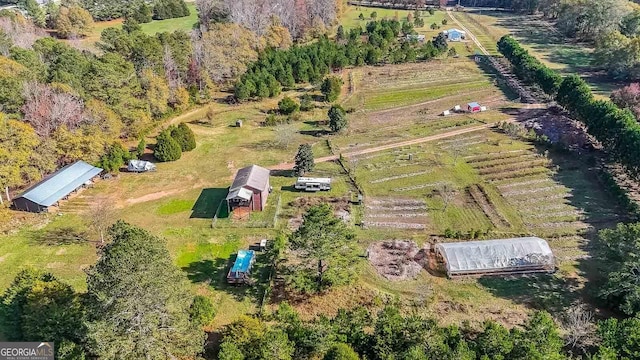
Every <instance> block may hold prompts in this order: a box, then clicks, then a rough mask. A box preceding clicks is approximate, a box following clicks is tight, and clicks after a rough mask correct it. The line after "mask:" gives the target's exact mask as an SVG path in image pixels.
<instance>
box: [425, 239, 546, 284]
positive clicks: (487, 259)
mask: <svg viewBox="0 0 640 360" xmlns="http://www.w3.org/2000/svg"><path fill="white" fill-rule="evenodd" d="M436 249H437V250H438V251H439V252H440V253H441V254H442V256H443V257H444V259H445V261H446V266H447V272H448V273H449V274H450V275H455V274H456V273H479V272H485V271H486V272H489V271H499V270H500V269H514V268H515V269H517V268H519V267H553V266H554V259H553V253H552V252H551V248H549V244H548V243H547V242H546V241H545V240H543V239H540V238H537V237H524V238H513V239H500V240H481V241H468V242H457V243H439V244H437V245H436Z"/></svg>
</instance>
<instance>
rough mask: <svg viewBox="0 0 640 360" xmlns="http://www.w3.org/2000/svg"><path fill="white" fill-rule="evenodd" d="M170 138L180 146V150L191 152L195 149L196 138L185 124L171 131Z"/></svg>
mask: <svg viewBox="0 0 640 360" xmlns="http://www.w3.org/2000/svg"><path fill="white" fill-rule="evenodd" d="M171 137H172V138H173V139H174V140H175V141H176V142H177V143H178V144H180V148H181V150H182V151H183V152H184V151H191V150H193V149H195V148H196V136H195V134H194V133H193V131H192V130H191V128H189V126H187V124H185V123H180V125H178V126H177V127H173V128H172V129H171Z"/></svg>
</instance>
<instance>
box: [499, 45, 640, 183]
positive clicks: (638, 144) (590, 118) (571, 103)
mask: <svg viewBox="0 0 640 360" xmlns="http://www.w3.org/2000/svg"><path fill="white" fill-rule="evenodd" d="M498 49H499V51H500V52H501V53H502V54H503V55H504V56H505V57H506V58H507V59H508V60H509V61H510V62H511V63H512V64H513V65H514V68H515V70H516V74H517V75H518V77H520V78H521V79H523V80H525V81H528V82H530V83H534V84H536V85H538V86H540V88H542V89H543V90H544V92H545V93H547V94H548V95H549V96H552V97H553V98H554V99H555V100H556V101H557V102H558V104H560V105H561V106H563V107H564V108H565V109H566V110H567V111H569V113H571V115H572V117H573V118H574V119H576V120H579V121H580V122H582V123H583V124H584V125H586V127H587V131H588V132H589V134H591V135H592V136H593V137H594V138H596V139H597V140H598V141H599V142H600V143H601V144H602V145H603V147H604V148H605V150H606V151H607V153H608V154H609V155H610V156H611V159H612V160H613V161H615V162H617V163H620V164H621V165H623V166H624V167H625V168H626V169H627V170H628V171H629V172H630V173H631V174H633V175H634V176H638V175H640V125H639V124H638V122H637V121H636V119H635V118H634V116H633V114H632V113H631V112H629V111H628V110H626V109H621V108H619V107H618V106H616V105H615V104H614V103H612V102H611V101H609V100H596V99H595V98H594V96H593V93H592V92H591V88H590V87H589V85H588V84H587V83H586V82H585V81H584V80H582V79H581V78H580V77H579V76H577V75H570V76H567V77H565V78H564V79H562V78H561V77H560V76H559V75H558V74H556V73H555V72H554V71H553V70H551V69H549V68H547V67H546V66H545V65H544V64H541V63H540V62H539V61H538V60H537V59H535V58H534V57H532V56H531V55H529V53H528V52H527V51H526V50H525V49H524V48H522V47H521V46H520V44H519V43H518V42H517V41H516V40H515V39H513V38H512V37H511V36H508V35H507V36H504V37H502V38H501V39H500V41H499V42H498Z"/></svg>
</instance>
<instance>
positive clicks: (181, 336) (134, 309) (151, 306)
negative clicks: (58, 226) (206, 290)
mask: <svg viewBox="0 0 640 360" xmlns="http://www.w3.org/2000/svg"><path fill="white" fill-rule="evenodd" d="M108 233H109V238H110V242H109V243H108V244H107V245H105V246H104V248H102V250H101V254H100V255H101V256H100V258H99V259H98V261H97V263H96V264H95V265H93V266H91V267H90V268H89V269H88V270H87V292H86V293H83V294H79V293H76V292H75V291H74V290H73V288H72V287H71V286H70V285H69V284H67V283H65V282H63V281H61V280H58V279H56V278H55V277H54V276H53V275H51V274H49V273H46V272H43V271H40V270H34V269H26V270H23V271H21V272H20V273H19V274H18V276H17V277H16V278H15V280H14V281H13V283H12V284H11V286H9V288H8V289H7V290H6V291H5V292H4V294H3V295H2V296H1V297H0V321H1V322H2V324H3V328H4V330H5V331H4V334H5V336H6V337H7V340H10V341H42V340H43V339H46V340H47V341H53V342H55V345H56V346H55V350H56V359H65V360H71V359H74V360H80V359H85V358H100V359H144V358H146V359H165V358H184V359H187V358H191V359H192V358H195V357H196V355H197V354H200V353H202V352H203V344H204V338H205V334H204V331H203V330H202V326H204V325H207V323H203V321H209V322H210V321H211V318H212V316H213V307H212V305H211V303H210V301H209V300H208V298H204V297H196V298H194V297H193V295H191V292H190V289H189V285H188V281H187V278H186V276H185V275H184V274H183V273H182V272H181V271H180V270H178V269H177V268H176V267H175V265H173V261H172V259H171V256H170V255H169V251H168V250H167V245H166V241H165V240H164V239H162V238H159V237H156V236H153V235H151V234H150V233H148V232H147V231H145V230H142V229H140V228H137V227H135V226H133V225H130V224H127V223H125V222H122V221H119V222H117V223H115V224H114V225H112V226H111V227H110V228H109V232H108Z"/></svg>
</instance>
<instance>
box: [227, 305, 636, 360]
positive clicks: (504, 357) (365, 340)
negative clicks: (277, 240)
mask: <svg viewBox="0 0 640 360" xmlns="http://www.w3.org/2000/svg"><path fill="white" fill-rule="evenodd" d="M582 325H584V324H582ZM567 330H569V331H571V332H581V331H582V330H584V329H580V328H572V329H562V330H561V329H560V328H559V327H558V325H556V323H555V322H554V320H553V318H552V317H551V316H550V315H549V314H548V313H546V312H544V311H539V312H534V313H533V314H532V315H531V316H530V317H529V319H528V320H527V321H526V322H524V324H522V325H520V326H515V327H513V328H512V329H507V328H506V327H504V326H503V325H501V324H499V323H497V322H494V321H485V322H484V323H483V324H481V326H480V327H472V326H470V325H469V324H463V325H462V326H458V325H449V326H443V325H440V324H438V323H437V321H436V320H434V319H432V318H427V317H423V316H421V315H418V314H415V313H411V312H408V313H407V312H403V311H401V309H400V307H399V306H398V305H395V304H394V303H393V302H392V303H390V304H388V305H386V306H385V307H383V308H382V309H381V310H379V311H371V310H369V309H366V308H362V307H357V308H355V309H351V310H344V309H341V310H339V311H338V313H337V315H335V316H334V317H326V316H321V317H319V318H317V319H315V320H310V321H305V320H303V319H302V318H301V317H300V315H299V314H298V313H297V312H296V311H295V310H293V309H292V307H291V306H289V305H288V304H286V303H283V304H281V305H280V307H279V308H278V310H277V311H276V312H275V313H274V314H273V315H272V316H269V317H267V318H266V319H263V320H260V319H256V318H250V317H243V318H241V319H240V320H237V321H236V322H234V323H232V324H230V325H228V326H226V327H225V328H224V329H223V330H222V343H221V346H220V352H219V355H218V358H219V359H220V360H258V359H280V360H289V359H323V360H336V359H340V360H358V359H369V360H391V359H406V360H427V359H439V360H448V359H450V360H476V359H477V360H489V359H501V360H521V359H545V360H563V359H575V358H576V357H575V356H573V355H572V354H571V352H569V351H567V350H568V349H567V348H568V347H570V344H569V342H570V339H571V338H572V336H573V335H574V334H575V333H574V334H572V333H571V332H569V333H566V331H567ZM638 331H640V320H638V319H637V318H631V319H626V320H621V321H619V320H616V319H609V320H605V321H602V322H600V323H598V325H597V326H596V328H595V329H594V332H595V334H593V335H594V336H596V337H598V338H599V339H600V340H599V341H598V345H591V346H590V347H589V348H588V349H586V350H587V352H586V354H582V355H584V356H583V357H580V356H581V355H579V356H578V358H585V359H598V360H615V359H634V358H636V357H637V353H636V351H637V349H638V346H639V345H640V342H638V338H637V337H636V336H637V335H638ZM561 334H562V335H561Z"/></svg>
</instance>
